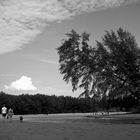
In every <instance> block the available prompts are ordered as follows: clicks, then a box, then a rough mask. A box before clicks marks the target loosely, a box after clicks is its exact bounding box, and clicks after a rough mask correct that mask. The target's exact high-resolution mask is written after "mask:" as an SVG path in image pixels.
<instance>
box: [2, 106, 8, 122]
mask: <svg viewBox="0 0 140 140" xmlns="http://www.w3.org/2000/svg"><path fill="white" fill-rule="evenodd" d="M1 114H2V117H3V118H4V120H5V118H6V115H7V108H6V106H5V104H4V105H3V107H2V109H1Z"/></svg>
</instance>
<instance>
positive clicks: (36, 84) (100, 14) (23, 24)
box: [0, 0, 140, 97]
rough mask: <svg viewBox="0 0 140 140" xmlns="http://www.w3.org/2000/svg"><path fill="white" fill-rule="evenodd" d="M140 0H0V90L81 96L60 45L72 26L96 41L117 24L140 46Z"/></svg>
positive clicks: (15, 92)
mask: <svg viewBox="0 0 140 140" xmlns="http://www.w3.org/2000/svg"><path fill="white" fill-rule="evenodd" d="M139 25H140V0H0V91H4V92H6V93H8V94H13V95H20V94H27V93H28V94H36V93H40V94H46V95H56V96H61V95H63V96H73V97H78V96H79V95H80V93H81V91H80V90H78V91H76V92H72V86H71V84H70V83H68V84H67V83H65V81H64V80H63V75H61V74H60V71H59V63H58V59H59V56H58V54H57V50H56V48H58V47H59V46H60V45H61V43H62V40H63V39H65V38H66V35H65V34H66V33H68V32H70V31H71V30H72V29H74V30H75V31H77V32H78V33H79V34H81V33H82V32H88V33H90V34H91V35H90V43H91V45H92V46H94V44H95V40H99V41H100V40H101V37H102V36H103V35H104V34H105V30H114V31H116V30H117V29H118V28H119V27H122V28H123V29H125V30H128V31H129V32H131V33H132V34H133V35H134V36H135V37H136V42H137V43H138V46H140V26H139Z"/></svg>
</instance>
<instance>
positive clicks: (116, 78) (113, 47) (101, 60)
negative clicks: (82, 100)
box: [57, 28, 140, 99]
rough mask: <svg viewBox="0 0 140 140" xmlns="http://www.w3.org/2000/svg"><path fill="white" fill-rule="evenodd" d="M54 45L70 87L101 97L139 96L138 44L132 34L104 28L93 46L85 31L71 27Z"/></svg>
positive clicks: (121, 30)
mask: <svg viewBox="0 0 140 140" xmlns="http://www.w3.org/2000/svg"><path fill="white" fill-rule="evenodd" d="M66 35H67V39H65V40H64V41H63V42H62V45H61V46H60V47H58V48H57V51H58V54H59V63H60V72H61V74H63V75H64V77H63V79H64V80H65V81H66V82H71V84H72V87H73V91H74V90H77V88H83V89H84V92H83V93H82V94H81V95H85V96H86V97H87V96H90V95H93V96H95V97H101V96H104V95H106V94H109V95H110V96H111V95H113V96H120V95H121V96H124V95H130V94H131V95H132V96H134V97H135V98H138V99H140V48H138V45H137V43H136V41H135V37H134V36H133V35H132V34H131V33H129V32H128V31H124V30H123V29H122V28H119V29H118V30H117V32H116V33H115V32H114V31H112V30H111V31H110V32H109V31H106V34H105V35H104V36H103V38H102V41H101V42H99V41H96V46H95V47H91V46H90V45H89V34H88V33H83V34H82V35H79V34H78V33H76V31H74V30H72V31H71V32H70V33H68V34H66Z"/></svg>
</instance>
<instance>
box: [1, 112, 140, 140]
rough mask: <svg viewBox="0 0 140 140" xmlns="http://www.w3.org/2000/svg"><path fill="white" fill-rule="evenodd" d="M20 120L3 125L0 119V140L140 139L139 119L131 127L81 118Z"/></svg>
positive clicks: (46, 116)
mask: <svg viewBox="0 0 140 140" xmlns="http://www.w3.org/2000/svg"><path fill="white" fill-rule="evenodd" d="M18 117H19V116H14V118H13V121H12V122H11V123H10V122H9V121H7V120H6V121H5V122H4V121H3V119H2V118H0V140H139V139H140V123H135V122H134V120H136V119H139V118H140V115H138V116H136V118H135V119H134V120H132V121H131V123H130V121H129V122H125V121H124V122H125V123H122V122H119V121H115V122H113V121H108V120H109V119H106V120H101V119H94V118H87V117H83V116H81V115H79V116H78V115H69V116H61V115H60V116H59V115H56V116H55V115H27V116H24V121H23V123H20V121H19V120H18ZM119 117H120V116H119ZM122 118H123V117H122ZM128 118H131V116H128ZM123 119H124V118H123ZM39 120H40V121H39ZM137 122H139V121H137Z"/></svg>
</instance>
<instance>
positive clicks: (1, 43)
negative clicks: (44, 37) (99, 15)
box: [0, 0, 139, 54]
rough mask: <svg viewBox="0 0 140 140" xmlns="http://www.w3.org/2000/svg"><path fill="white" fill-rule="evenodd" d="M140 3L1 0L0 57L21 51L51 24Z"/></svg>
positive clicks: (128, 0) (118, 1) (125, 1)
mask: <svg viewBox="0 0 140 140" xmlns="http://www.w3.org/2000/svg"><path fill="white" fill-rule="evenodd" d="M137 1H139V0H0V54H4V53H7V52H11V51H15V50H18V49H21V48H22V46H23V45H24V44H26V43H29V42H30V41H32V40H33V39H34V38H35V37H36V36H37V35H38V34H39V33H41V31H42V29H43V27H44V26H46V25H48V24H49V22H53V21H62V20H64V19H68V18H70V17H72V16H76V15H78V14H81V13H82V12H92V11H97V10H102V9H107V8H111V7H118V6H120V5H123V4H129V3H134V2H137Z"/></svg>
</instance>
